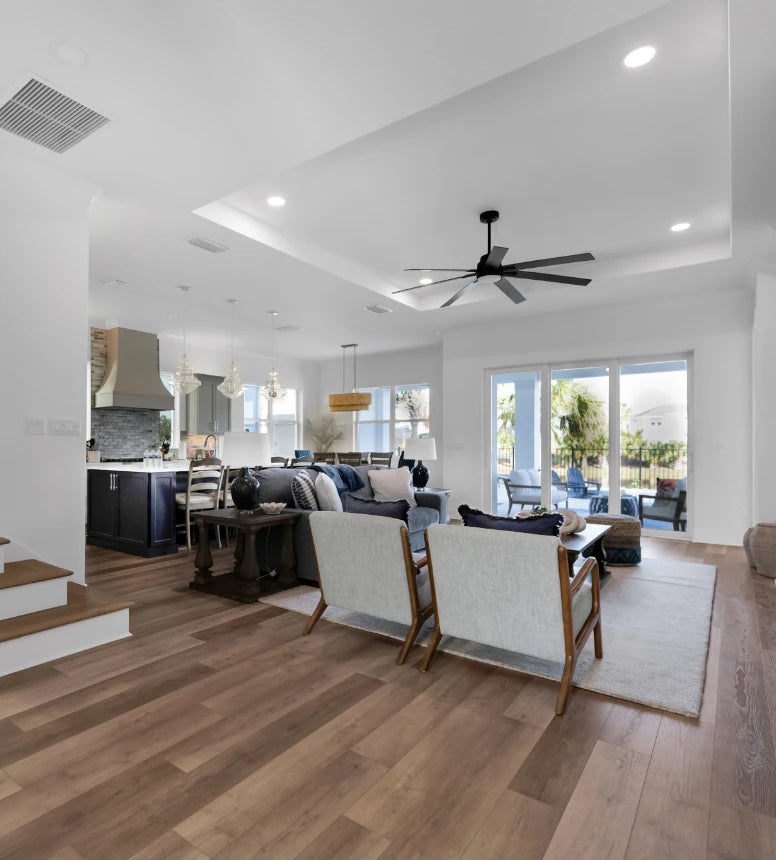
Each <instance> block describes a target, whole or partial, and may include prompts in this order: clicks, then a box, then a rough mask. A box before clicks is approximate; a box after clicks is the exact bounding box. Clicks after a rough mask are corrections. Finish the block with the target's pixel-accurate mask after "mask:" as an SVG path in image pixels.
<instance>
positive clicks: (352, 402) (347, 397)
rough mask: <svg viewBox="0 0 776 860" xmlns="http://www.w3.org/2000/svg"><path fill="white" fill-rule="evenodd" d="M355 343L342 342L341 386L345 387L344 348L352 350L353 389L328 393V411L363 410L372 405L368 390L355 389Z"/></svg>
mask: <svg viewBox="0 0 776 860" xmlns="http://www.w3.org/2000/svg"><path fill="white" fill-rule="evenodd" d="M357 346H358V344H357V343H343V344H342V387H343V388H345V356H346V352H345V350H346V349H352V350H353V390H352V391H343V392H342V393H341V394H330V395H329V412H363V411H364V410H365V409H369V407H370V406H371V405H372V395H371V394H370V393H369V392H368V391H357V390H356V388H357V385H356V347H357Z"/></svg>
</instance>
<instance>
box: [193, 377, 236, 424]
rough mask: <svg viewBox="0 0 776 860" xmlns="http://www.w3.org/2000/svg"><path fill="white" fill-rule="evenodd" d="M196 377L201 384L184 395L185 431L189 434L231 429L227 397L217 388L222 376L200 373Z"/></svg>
mask: <svg viewBox="0 0 776 860" xmlns="http://www.w3.org/2000/svg"><path fill="white" fill-rule="evenodd" d="M196 377H197V379H198V380H199V381H200V382H201V383H202V384H201V385H200V386H199V388H197V389H196V391H192V392H191V394H187V395H186V432H187V433H188V434H189V435H191V436H203V435H207V434H208V433H227V432H228V431H229V430H231V419H230V414H229V398H228V397H224V395H223V394H221V392H220V391H219V390H218V386H219V385H220V384H221V383H222V382H223V381H224V380H223V377H221V376H206V375H204V374H201V373H198V374H196Z"/></svg>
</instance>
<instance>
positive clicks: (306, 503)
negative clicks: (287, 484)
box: [291, 472, 320, 511]
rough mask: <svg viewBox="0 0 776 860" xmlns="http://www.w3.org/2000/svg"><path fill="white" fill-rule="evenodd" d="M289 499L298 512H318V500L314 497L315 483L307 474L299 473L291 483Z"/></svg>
mask: <svg viewBox="0 0 776 860" xmlns="http://www.w3.org/2000/svg"><path fill="white" fill-rule="evenodd" d="M291 498H292V499H293V500H294V507H295V508H299V510H300V511H318V510H320V508H319V507H318V499H317V497H316V495H315V483H314V482H313V479H312V478H311V477H310V475H308V474H307V472H300V473H299V474H298V475H296V476H295V477H294V480H293V481H291Z"/></svg>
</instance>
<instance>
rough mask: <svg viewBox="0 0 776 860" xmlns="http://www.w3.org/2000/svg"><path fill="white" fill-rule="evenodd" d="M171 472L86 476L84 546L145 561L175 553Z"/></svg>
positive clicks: (91, 471) (100, 471) (94, 473)
mask: <svg viewBox="0 0 776 860" xmlns="http://www.w3.org/2000/svg"><path fill="white" fill-rule="evenodd" d="M175 480H176V473H175V472H172V471H171V472H142V471H136V472H124V471H116V472H113V471H110V470H106V469H89V470H88V472H87V524H86V542H87V543H88V544H92V545H94V546H102V547H106V548H108V549H116V550H119V551H120V552H129V553H132V554H133V555H141V556H145V557H147V558H150V557H153V556H158V555H167V554H170V553H174V552H177V551H178V545H177V542H176V532H175V515H176V510H175Z"/></svg>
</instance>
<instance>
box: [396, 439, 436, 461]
mask: <svg viewBox="0 0 776 860" xmlns="http://www.w3.org/2000/svg"><path fill="white" fill-rule="evenodd" d="M404 456H405V457H406V458H407V459H408V460H427V461H430V460H436V458H437V455H436V440H435V439H434V437H433V436H423V437H421V438H420V439H412V438H411V439H407V440H406V441H405V443H404Z"/></svg>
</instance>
